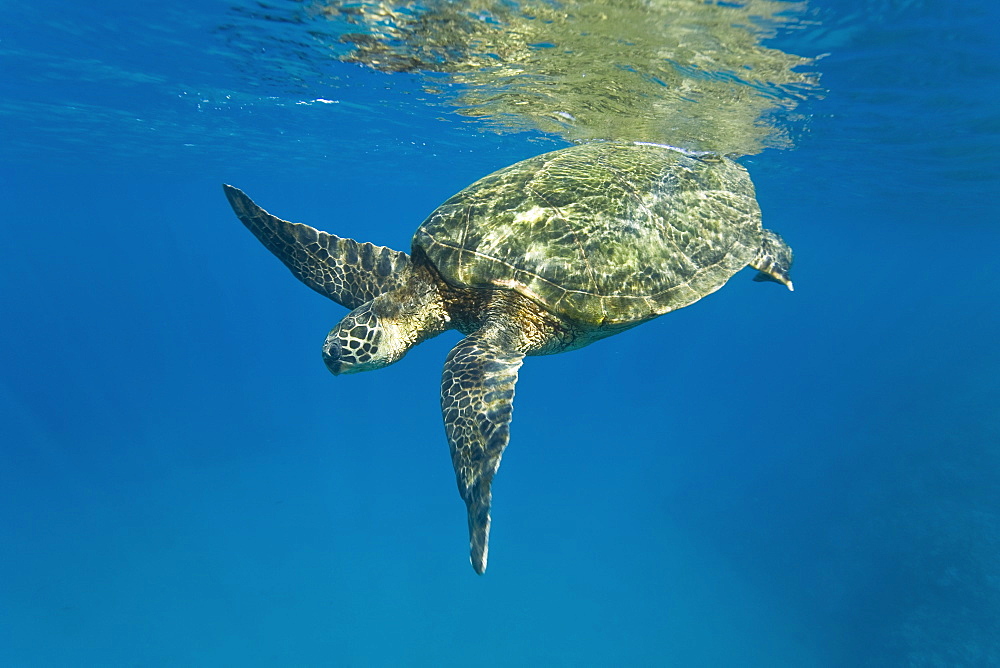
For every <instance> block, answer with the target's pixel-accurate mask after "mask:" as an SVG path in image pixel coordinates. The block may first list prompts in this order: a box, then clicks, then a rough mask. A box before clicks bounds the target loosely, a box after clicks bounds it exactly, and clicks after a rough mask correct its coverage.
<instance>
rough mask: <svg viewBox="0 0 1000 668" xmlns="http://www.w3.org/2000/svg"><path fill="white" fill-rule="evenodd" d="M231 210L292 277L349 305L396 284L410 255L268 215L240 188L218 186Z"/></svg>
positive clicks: (398, 282) (401, 280)
mask: <svg viewBox="0 0 1000 668" xmlns="http://www.w3.org/2000/svg"><path fill="white" fill-rule="evenodd" d="M222 188H223V190H225V191H226V197H227V198H228V199H229V203H230V204H231V205H232V207H233V211H235V212H236V215H237V216H238V217H239V219H240V220H241V221H242V222H243V224H244V225H246V227H247V229H248V230H250V231H251V232H253V234H254V236H256V237H257V238H258V239H260V241H261V243H263V244H264V246H266V247H267V249H268V250H269V251H271V252H272V253H274V254H275V256H277V258H278V259H279V260H281V261H282V262H284V263H285V266H286V267H288V268H289V269H291V270H292V273H293V274H295V276H296V278H298V279H299V280H300V281H302V282H303V283H305V284H306V285H308V286H309V287H310V288H312V289H313V290H315V291H316V292H318V293H320V294H321V295H323V296H325V297H329V298H330V299H332V300H333V301H335V302H337V303H338V304H342V305H343V306H346V307H347V308H349V309H355V308H357V307H358V306H361V305H362V304H364V303H365V302H369V301H371V300H372V299H374V298H375V297H378V296H379V295H380V294H382V293H384V292H388V291H389V290H392V289H393V288H395V287H397V286H399V285H401V284H402V283H403V282H404V280H405V279H406V276H407V275H408V274H409V269H410V266H411V265H410V257H409V256H408V255H407V254H406V253H402V252H400V251H394V250H392V249H391V248H385V247H384V246H375V245H372V244H370V243H358V242H357V241H355V240H353V239H342V238H340V237H337V236H334V235H332V234H327V233H326V232H321V231H319V230H317V229H315V228H312V227H309V226H308V225H302V224H301V223H290V222H288V221H287V220H282V219H281V218H277V217H276V216H272V215H271V214H269V213H268V212H267V211H265V210H264V209H262V208H260V207H259V206H257V205H256V204H254V202H253V200H251V199H250V198H249V197H247V196H246V195H245V194H244V193H243V191H242V190H240V189H239V188H234V187H232V186H227V185H224V186H222Z"/></svg>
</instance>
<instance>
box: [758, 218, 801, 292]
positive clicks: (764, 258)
mask: <svg viewBox="0 0 1000 668" xmlns="http://www.w3.org/2000/svg"><path fill="white" fill-rule="evenodd" d="M750 266H751V267H753V268H754V269H756V270H757V275H756V276H754V277H753V280H755V281H774V282H775V283H781V284H782V285H784V286H785V287H786V288H788V289H789V290H794V289H795V288H794V287H793V286H792V279H791V278H790V277H789V275H788V272H789V270H790V269H791V268H792V249H791V247H789V245H788V244H786V243H785V240H784V239H782V238H781V235H779V234H778V233H777V232H774V231H773V230H767V229H765V230H762V234H761V242H760V250H758V251H757V257H755V258H754V259H753V260H751V261H750Z"/></svg>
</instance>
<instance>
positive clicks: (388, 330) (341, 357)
mask: <svg viewBox="0 0 1000 668" xmlns="http://www.w3.org/2000/svg"><path fill="white" fill-rule="evenodd" d="M395 329H396V328H395V327H393V323H392V322H391V320H389V319H386V318H380V317H379V315H378V313H377V309H376V308H375V302H374V301H371V302H368V303H366V304H363V305H361V306H359V307H358V308H356V309H354V310H353V311H351V312H350V313H348V314H347V316H346V317H345V318H344V319H343V320H341V321H340V323H339V324H338V325H337V326H336V327H334V328H333V329H332V330H330V333H329V334H328V335H327V337H326V342H325V343H324V344H323V361H324V362H326V367H327V368H328V369H329V370H330V371H331V372H332V373H333V374H334V375H337V376H339V375H340V374H342V373H357V372H359V371H370V370H372V369H381V368H382V367H384V366H389V365H390V364H392V363H393V362H395V361H397V360H399V359H400V358H402V357H403V355H405V354H406V351H407V350H408V349H409V347H410V346H409V345H406V344H402V345H401V342H400V341H398V339H399V337H398V336H394V334H395V331H394V330H395Z"/></svg>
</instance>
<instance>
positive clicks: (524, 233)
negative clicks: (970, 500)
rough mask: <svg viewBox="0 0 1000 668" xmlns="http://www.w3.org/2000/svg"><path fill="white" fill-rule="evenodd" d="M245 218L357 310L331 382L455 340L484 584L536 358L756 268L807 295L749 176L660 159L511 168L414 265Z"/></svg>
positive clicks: (678, 304)
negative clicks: (521, 404) (506, 465)
mask: <svg viewBox="0 0 1000 668" xmlns="http://www.w3.org/2000/svg"><path fill="white" fill-rule="evenodd" d="M225 192H226V195H227V197H228V198H229V202H230V203H231V204H232V207H233V209H234V210H235V212H236V215H237V216H239V218H240V220H242V221H243V224H244V225H246V226H247V228H249V229H250V231H251V232H253V233H254V234H255V235H256V236H257V238H258V239H260V241H261V242H263V244H264V245H265V246H266V247H267V248H268V249H269V250H270V251H271V252H272V253H274V254H275V255H276V256H278V258H279V259H280V260H281V261H282V262H284V263H285V265H287V266H288V268H289V269H291V270H292V273H293V274H295V276H297V277H298V278H299V280H301V281H302V282H304V283H305V284H306V285H308V286H309V287H311V288H313V289H314V290H316V291H317V292H319V293H320V294H322V295H325V296H326V297H329V298H330V299H332V300H334V301H335V302H338V303H340V304H342V305H344V306H346V307H347V308H349V309H353V310H352V311H351V312H350V313H349V314H347V316H346V317H344V319H343V320H341V321H340V323H339V324H338V325H337V326H336V327H335V328H334V329H333V330H332V331H331V332H330V334H329V335H328V336H327V338H326V342H325V343H324V345H323V360H324V361H325V362H326V365H327V367H328V368H329V369H330V371H332V372H333V373H334V374H338V375H339V374H344V373H355V372H358V371H366V370H369V369H378V368H381V367H384V366H386V365H389V364H392V363H393V362H396V361H397V360H399V359H400V358H402V357H403V355H404V354H406V352H407V351H408V350H409V349H410V348H411V347H413V346H414V345H416V344H417V343H420V342H421V341H424V340H426V339H429V338H431V337H433V336H436V335H437V334H440V333H441V332H443V331H445V330H448V329H457V330H458V331H460V332H461V333H462V334H464V335H465V338H464V339H463V340H462V341H460V342H459V343H458V345H456V346H455V347H454V348H453V349H452V351H451V353H449V355H448V358H447V360H446V361H445V364H444V373H443V376H442V381H441V411H442V413H443V417H444V424H445V431H446V432H447V436H448V443H449V445H450V446H451V458H452V463H453V464H454V467H455V473H456V476H457V479H458V488H459V492H460V493H461V495H462V498H463V499H464V500H465V503H466V506H467V508H468V517H469V542H470V555H471V561H472V566H473V568H474V569H475V570H476V572H477V573H483V572H484V571H485V569H486V558H487V541H488V538H489V530H490V502H491V492H490V486H491V483H492V480H493V475H494V474H495V473H496V471H497V467H498V466H499V465H500V456H501V455H502V454H503V450H504V448H505V447H506V446H507V441H508V437H509V426H510V420H511V411H512V400H513V398H514V384H515V382H516V381H517V372H518V369H519V368H520V367H521V362H522V361H523V359H524V357H525V355H547V354H551V353H559V352H564V351H567V350H573V349H576V348H581V347H583V346H585V345H588V344H590V343H593V342H594V341H597V340H598V339H602V338H604V337H606V336H610V335H612V334H616V333H618V332H621V331H624V330H626V329H629V328H630V327H634V326H636V325H638V324H641V323H643V322H646V321H647V320H650V319H652V318H655V317H657V316H660V315H663V314H664V313H667V312H668V311H673V310H675V309H679V308H682V307H684V306H687V305H688V304H691V303H693V302H695V301H697V300H698V299H700V298H702V297H704V296H705V295H707V294H709V293H711V292H714V291H715V290H717V289H719V288H720V287H722V285H723V284H724V283H725V282H726V281H727V280H728V279H729V277H730V276H732V275H733V274H735V273H736V272H737V271H739V270H740V269H742V268H743V267H745V266H747V265H750V266H751V267H754V268H755V269H757V270H758V271H759V273H758V274H757V276H756V277H755V280H770V281H776V282H779V283H783V284H784V285H786V286H787V287H788V289H789V290H791V289H792V283H791V280H790V279H789V277H788V269H789V267H790V265H791V262H792V251H791V249H790V248H789V247H788V246H787V245H785V243H784V242H783V241H782V239H781V237H779V236H778V235H777V234H775V233H774V232H771V231H770V230H766V229H763V228H762V227H761V219H760V208H759V207H758V205H757V201H756V198H755V195H754V188H753V184H752V183H751V181H750V177H749V175H748V174H747V172H746V170H745V169H744V168H743V167H741V166H740V165H738V164H736V163H735V162H733V161H732V160H729V159H727V158H724V157H720V156H717V155H714V154H709V153H701V152H697V153H696V152H690V151H685V150H681V149H678V148H674V147H670V146H663V145H658V144H651V143H640V142H636V143H591V144H584V145H580V146H573V147H570V148H565V149H562V150H558V151H553V152H551V153H546V154H544V155H540V156H537V157H534V158H529V159H528V160H524V161H522V162H518V163H516V164H514V165H511V166H509V167H506V168H504V169H501V170H499V171H497V172H494V173H493V174H490V175H489V176H486V177H484V178H482V179H480V180H479V181H477V182H475V183H473V184H472V185H471V186H469V187H467V188H466V189H464V190H462V191H461V192H459V193H458V194H457V195H455V196H453V197H452V198H450V199H449V200H447V201H446V202H445V203H444V204H442V205H441V206H439V207H438V208H437V209H436V210H435V211H434V212H432V213H431V214H430V216H429V217H428V218H427V219H426V220H425V221H424V222H423V223H422V224H421V225H420V227H419V228H417V231H416V233H415V234H414V236H413V242H412V250H411V254H410V255H407V254H406V253H402V252H399V251H395V250H391V249H389V248H384V247H381V246H374V245H372V244H370V243H358V242H356V241H354V240H352V239H343V238H340V237H336V236H334V235H332V234H328V233H326V232H320V231H318V230H316V229H313V228H312V227H308V226H306V225H302V224H298V223H290V222H287V221H284V220H281V219H279V218H276V217H274V216H272V215H270V214H268V213H267V212H266V211H264V210H263V209H261V208H260V207H258V206H257V205H256V204H254V203H253V201H251V200H250V198H248V197H247V196H246V195H244V194H243V192H241V191H240V190H238V189H236V188H233V187H231V186H225Z"/></svg>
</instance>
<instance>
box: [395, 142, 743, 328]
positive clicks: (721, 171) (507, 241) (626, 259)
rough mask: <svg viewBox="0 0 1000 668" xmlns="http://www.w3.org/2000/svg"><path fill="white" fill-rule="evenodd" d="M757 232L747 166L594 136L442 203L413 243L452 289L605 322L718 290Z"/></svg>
mask: <svg viewBox="0 0 1000 668" xmlns="http://www.w3.org/2000/svg"><path fill="white" fill-rule="evenodd" d="M760 240H761V223H760V209H759V207H758V206H757V201H756V198H755V195H754V189H753V184H752V183H751V181H750V177H749V176H748V174H747V172H746V170H745V169H743V167H741V166H739V165H737V164H736V163H734V162H732V161H731V160H728V159H725V158H721V157H718V156H715V155H711V154H693V153H689V152H684V151H681V150H679V149H675V148H672V147H667V146H660V145H653V144H619V143H598V144H585V145H582V146H575V147H571V148H567V149H562V150H560V151H554V152H552V153H546V154H544V155H540V156H537V157H534V158H530V159H528V160H524V161H522V162H519V163H516V164H514V165H511V166H510V167H506V168H504V169H501V170H499V171H497V172H494V173H493V174H490V175H489V176H486V177H484V178H482V179H480V180H479V181H477V182H476V183H474V184H472V185H471V186H469V187H468V188H466V189H465V190H463V191H461V192H459V193H458V194H456V195H455V196H454V197H452V198H450V199H449V200H447V201H446V202H445V203H444V204H442V205H441V206H440V207H438V208H437V209H436V210H435V211H434V212H433V213H432V214H431V215H430V216H429V217H428V218H427V220H425V221H424V222H423V224H422V225H421V226H420V227H419V228H418V229H417V232H416V234H415V235H414V237H413V246H414V248H415V249H416V248H420V249H422V250H423V251H424V252H425V253H426V254H427V257H428V259H429V260H430V261H431V262H432V263H433V264H434V266H435V267H437V269H438V271H439V272H440V273H441V275H442V276H443V277H444V279H445V280H447V281H448V282H450V283H451V284H453V285H456V286H458V287H472V288H508V289H513V290H516V291H517V292H520V293H521V294H523V295H525V296H527V297H529V298H531V299H534V300H535V301H537V302H538V303H540V304H542V305H543V306H545V307H546V308H547V309H548V310H550V311H552V312H553V313H556V314H557V315H561V316H563V317H565V318H569V319H572V320H574V321H576V322H579V323H585V324H589V325H593V326H601V325H613V324H628V323H636V322H640V321H642V320H645V319H648V318H651V317H654V316H656V315H660V314H663V313H666V312H668V311H672V310H674V309H678V308H681V307H683V306H687V305H688V304H691V303H692V302H695V301H697V300H698V299H700V298H702V297H704V296H705V295H707V294H709V293H711V292H714V291H715V290H717V289H719V288H720V287H722V285H723V284H725V282H726V281H727V280H728V279H729V277H730V276H732V275H733V274H735V273H736V272H737V271H739V270H740V269H742V268H743V267H745V266H746V265H747V264H748V263H749V262H750V261H751V260H752V259H753V257H754V254H755V253H756V251H757V248H758V247H759V246H760Z"/></svg>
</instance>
